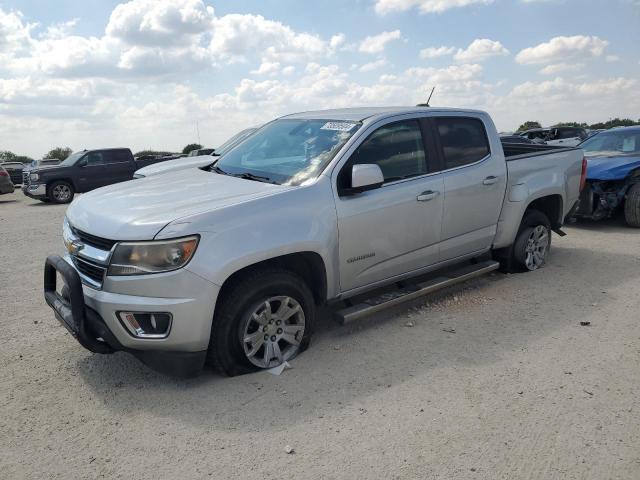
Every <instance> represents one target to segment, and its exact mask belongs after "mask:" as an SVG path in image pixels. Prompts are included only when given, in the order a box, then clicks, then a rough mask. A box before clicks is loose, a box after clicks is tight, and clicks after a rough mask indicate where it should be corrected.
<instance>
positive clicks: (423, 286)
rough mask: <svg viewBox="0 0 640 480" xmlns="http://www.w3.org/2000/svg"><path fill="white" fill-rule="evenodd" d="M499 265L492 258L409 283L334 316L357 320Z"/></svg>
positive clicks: (351, 320)
mask: <svg viewBox="0 0 640 480" xmlns="http://www.w3.org/2000/svg"><path fill="white" fill-rule="evenodd" d="M499 267H500V264H499V263H498V262H494V261H492V260H487V261H485V262H480V263H476V264H475V265H468V266H466V267H463V268H459V269H457V270H454V271H451V272H448V273H446V274H442V275H440V276H438V277H436V278H433V279H431V280H427V281H426V282H422V283H418V284H415V285H410V286H407V287H404V288H401V289H399V290H396V291H392V292H388V293H384V294H382V295H379V296H377V297H373V298H369V299H367V300H365V301H363V302H361V303H359V304H357V305H353V306H351V307H347V308H343V309H342V310H338V311H337V312H336V313H335V316H336V319H337V320H338V322H340V323H341V324H343V325H344V324H345V323H350V322H353V321H355V320H359V319H360V318H363V317H366V316H368V315H372V314H374V313H377V312H379V311H381V310H384V309H387V308H389V307H393V306H395V305H399V304H401V303H404V302H407V301H409V300H414V299H416V298H419V297H422V296H424V295H427V294H428V293H431V292H435V291H437V290H442V289H443V288H446V287H450V286H451V285H455V284H456V283H461V282H464V281H466V280H469V279H471V278H475V277H479V276H480V275H484V274H485V273H489V272H491V271H493V270H497V269H498V268H499Z"/></svg>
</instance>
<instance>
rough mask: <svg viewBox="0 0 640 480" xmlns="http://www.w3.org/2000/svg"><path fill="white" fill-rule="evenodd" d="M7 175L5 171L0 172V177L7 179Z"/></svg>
mask: <svg viewBox="0 0 640 480" xmlns="http://www.w3.org/2000/svg"><path fill="white" fill-rule="evenodd" d="M8 176H9V174H8V173H7V172H6V171H5V170H0V177H8Z"/></svg>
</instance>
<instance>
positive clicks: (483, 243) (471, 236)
mask: <svg viewBox="0 0 640 480" xmlns="http://www.w3.org/2000/svg"><path fill="white" fill-rule="evenodd" d="M433 127H434V129H435V131H436V135H435V136H436V139H437V140H438V143H439V153H440V155H441V158H442V168H443V179H444V212H443V217H442V243H441V245H440V258H441V260H443V261H444V260H450V259H453V258H456V257H459V256H463V255H468V254H471V253H474V252H479V251H482V250H487V249H489V248H490V247H491V244H492V242H493V239H494V237H495V234H496V229H497V225H498V218H499V216H500V211H501V209H502V203H503V201H504V194H505V189H506V182H507V167H506V163H505V159H504V154H503V152H502V150H501V148H500V147H499V145H496V146H495V150H496V151H492V149H491V145H490V141H489V137H488V134H487V128H486V125H485V123H484V121H483V120H482V119H481V118H478V117H473V116H469V117H462V116H446V117H445V116H443V117H436V118H434V119H433Z"/></svg>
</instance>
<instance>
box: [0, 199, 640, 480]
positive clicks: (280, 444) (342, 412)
mask: <svg viewBox="0 0 640 480" xmlns="http://www.w3.org/2000/svg"><path fill="white" fill-rule="evenodd" d="M64 211H65V207H64V206H52V205H45V204H42V203H39V202H36V201H32V200H29V199H26V198H25V197H24V196H23V195H22V193H20V192H18V193H16V194H13V195H4V196H2V197H1V198H0V245H1V247H2V248H0V341H1V344H2V348H1V349H0V412H1V415H0V477H2V478H7V479H21V478H29V479H31V478H60V479H70V478H125V479H129V478H135V479H143V478H153V479H158V478H180V479H183V478H185V479H186V478H189V479H191V478H219V479H233V478H242V479H253V478H263V479H264V478H274V479H275V478H296V479H298V478H304V479H315V478H323V479H324V478H349V479H359V478H366V479H371V478H385V479H386V478H442V479H453V478H460V479H472V478H479V479H520V478H523V479H525V478H526V479H534V478H535V479H554V478H558V479H574V478H575V479H578V478H579V479H587V478H588V479H598V480H601V479H640V400H639V399H640V313H639V312H640V294H639V293H640V290H639V286H640V283H639V281H638V280H639V278H640V232H638V231H634V230H631V229H628V228H626V227H625V226H623V224H622V222H621V221H619V220H615V221H610V222H606V223H604V224H597V225H596V224H580V225H578V226H573V227H569V228H567V232H568V233H569V235H568V236H567V237H565V238H558V237H554V242H555V244H554V248H553V251H552V255H551V258H550V264H549V265H548V266H547V267H546V268H544V269H542V270H541V271H538V272H535V273H531V274H523V275H510V276H505V275H502V274H495V275H490V276H487V277H484V278H481V279H478V280H475V281H472V282H469V283H466V284H464V285H462V286H459V287H457V288H454V289H451V290H448V291H446V292H444V293H442V294H440V295H438V296H432V297H429V298H426V299H425V300H423V301H422V302H420V303H414V304H411V305H408V306H405V307H403V308H400V309H396V310H394V311H391V312H387V313H385V314H384V315H382V316H380V317H379V318H375V319H371V320H369V321H363V322H360V323H358V324H356V325H352V326H349V327H340V326H338V325H337V324H335V323H334V322H333V321H332V320H330V319H329V318H326V319H324V320H323V321H321V324H320V325H319V327H318V331H317V334H316V337H315V340H314V342H313V344H312V346H311V348H310V350H308V351H307V352H306V353H304V354H303V355H301V356H300V357H299V358H297V359H295V360H294V361H293V366H294V368H293V369H291V370H287V371H286V372H285V373H284V374H283V375H282V376H280V377H274V376H271V375H269V374H267V373H260V374H254V375H249V376H244V377H237V378H231V379H229V378H221V377H218V376H216V375H213V374H212V373H210V372H205V373H204V374H203V375H201V376H200V377H199V378H197V379H193V380H176V379H172V378H168V377H164V376H162V375H159V374H156V373H154V372H153V371H151V370H149V369H148V368H146V367H145V366H143V365H142V364H140V363H139V362H138V361H137V360H135V359H134V358H133V357H130V356H128V355H126V354H115V355H111V356H100V355H93V354H90V353H89V352H86V351H84V350H83V349H82V348H81V347H80V346H79V345H78V344H77V343H76V342H75V341H74V340H73V339H72V338H71V337H70V336H69V335H68V334H67V333H66V330H65V329H64V328H63V327H61V326H60V325H59V324H58V322H57V321H56V320H55V319H54V317H53V315H52V313H51V311H50V310H49V308H48V307H46V305H45V303H44V300H43V298H42V265H43V260H44V258H45V256H46V255H47V254H50V253H56V252H60V251H61V222H62V218H63V215H64ZM580 321H590V322H591V326H588V327H585V326H580V325H579V323H580ZM411 325H413V326H411ZM447 330H448V331H447ZM285 445H290V446H291V447H292V448H293V449H294V450H295V453H291V454H287V453H285V450H284V447H285Z"/></svg>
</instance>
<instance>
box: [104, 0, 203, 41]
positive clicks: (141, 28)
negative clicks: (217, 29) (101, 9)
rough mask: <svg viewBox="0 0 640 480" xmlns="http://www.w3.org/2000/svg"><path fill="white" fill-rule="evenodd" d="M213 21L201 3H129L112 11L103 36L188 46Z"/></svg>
mask: <svg viewBox="0 0 640 480" xmlns="http://www.w3.org/2000/svg"><path fill="white" fill-rule="evenodd" d="M213 20H214V11H213V7H207V6H205V5H204V3H203V2H202V0H178V1H174V0H131V1H129V2H127V3H121V4H120V5H117V6H116V7H115V8H114V10H113V12H112V13H111V17H110V18H109V23H108V24H107V28H106V33H107V35H108V36H110V37H112V38H117V39H120V40H122V41H124V42H125V43H128V44H131V45H147V46H176V45H189V44H191V43H192V42H193V40H194V36H198V35H199V34H202V33H204V32H206V31H208V30H210V29H211V25H212V22H213Z"/></svg>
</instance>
